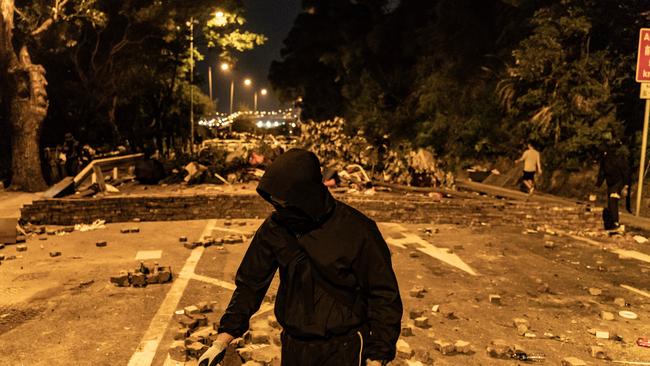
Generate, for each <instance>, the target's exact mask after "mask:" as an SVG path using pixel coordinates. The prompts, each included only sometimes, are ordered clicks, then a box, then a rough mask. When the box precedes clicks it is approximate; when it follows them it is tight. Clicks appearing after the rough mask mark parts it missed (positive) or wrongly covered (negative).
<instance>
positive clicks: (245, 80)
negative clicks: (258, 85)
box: [244, 78, 253, 86]
mask: <svg viewBox="0 0 650 366" xmlns="http://www.w3.org/2000/svg"><path fill="white" fill-rule="evenodd" d="M251 84H253V82H252V81H251V79H248V78H246V79H244V85H246V86H251Z"/></svg>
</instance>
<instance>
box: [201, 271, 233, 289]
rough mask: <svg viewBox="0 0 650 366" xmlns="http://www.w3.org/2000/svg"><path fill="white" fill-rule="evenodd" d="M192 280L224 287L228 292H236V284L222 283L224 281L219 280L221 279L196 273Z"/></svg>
mask: <svg viewBox="0 0 650 366" xmlns="http://www.w3.org/2000/svg"><path fill="white" fill-rule="evenodd" d="M192 279H193V280H198V281H203V282H207V283H209V284H212V285H215V286H219V287H223V288H225V289H227V290H231V291H234V290H235V284H234V283H230V282H226V281H222V280H219V279H216V278H212V277H207V276H202V275H200V274H196V273H194V274H193V275H192Z"/></svg>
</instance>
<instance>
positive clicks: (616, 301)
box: [614, 297, 625, 307]
mask: <svg viewBox="0 0 650 366" xmlns="http://www.w3.org/2000/svg"><path fill="white" fill-rule="evenodd" d="M614 304H615V305H616V306H619V307H625V299H624V298H622V297H617V298H615V299H614Z"/></svg>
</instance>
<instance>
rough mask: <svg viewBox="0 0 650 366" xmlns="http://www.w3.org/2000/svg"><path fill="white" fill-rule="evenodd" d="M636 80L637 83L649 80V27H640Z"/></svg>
mask: <svg viewBox="0 0 650 366" xmlns="http://www.w3.org/2000/svg"><path fill="white" fill-rule="evenodd" d="M636 81H638V82H639V83H647V82H650V28H641V32H640V34H639V53H638V56H637V61H636Z"/></svg>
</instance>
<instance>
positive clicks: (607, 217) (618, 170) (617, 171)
mask: <svg viewBox="0 0 650 366" xmlns="http://www.w3.org/2000/svg"><path fill="white" fill-rule="evenodd" d="M627 155H628V154H627V149H626V148H625V147H623V146H622V145H621V144H620V143H617V144H613V145H610V146H607V147H606V148H605V149H604V151H603V154H602V157H601V159H600V170H599V171H598V179H597V180H596V186H597V187H600V186H602V184H603V182H606V183H607V207H606V208H605V209H604V210H603V225H604V227H605V230H618V229H620V227H621V225H620V222H619V215H618V204H619V200H620V199H621V194H622V193H623V192H624V191H625V190H626V189H628V188H629V187H630V179H631V175H630V167H629V164H628V161H627ZM627 193H628V195H629V192H627Z"/></svg>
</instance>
